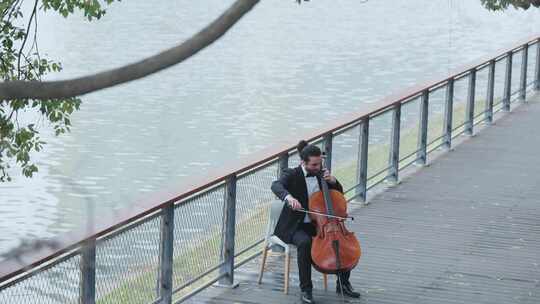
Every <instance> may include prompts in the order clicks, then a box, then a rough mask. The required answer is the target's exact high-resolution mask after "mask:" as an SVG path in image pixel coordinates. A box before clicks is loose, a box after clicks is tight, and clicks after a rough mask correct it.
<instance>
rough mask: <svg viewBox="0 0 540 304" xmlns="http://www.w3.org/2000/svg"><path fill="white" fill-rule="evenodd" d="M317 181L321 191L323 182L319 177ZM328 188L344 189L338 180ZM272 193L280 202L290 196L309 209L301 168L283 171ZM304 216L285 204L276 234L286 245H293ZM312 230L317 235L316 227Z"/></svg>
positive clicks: (273, 184)
mask: <svg viewBox="0 0 540 304" xmlns="http://www.w3.org/2000/svg"><path fill="white" fill-rule="evenodd" d="M317 179H318V181H319V189H322V188H321V180H320V178H319V177H317ZM328 187H329V188H330V189H335V190H338V191H339V192H343V187H342V186H341V184H340V183H339V182H338V181H337V180H336V184H330V183H328ZM272 192H274V194H275V195H276V196H277V197H278V198H279V199H280V200H284V199H285V197H286V196H287V195H288V194H290V195H292V196H293V197H294V198H296V199H297V200H298V201H299V202H300V204H301V205H302V207H303V208H304V209H306V210H308V209H309V205H308V203H309V197H308V192H307V185H306V178H305V176H304V171H303V170H302V167H301V166H298V167H296V168H288V169H285V170H283V172H282V174H281V176H280V177H279V179H278V180H276V181H274V182H273V183H272ZM304 216H305V213H304V212H299V211H295V210H293V209H292V208H291V207H289V205H288V204H285V206H284V207H283V210H281V214H280V216H279V220H278V222H277V224H276V229H275V230H274V234H275V235H276V236H277V237H279V238H280V239H281V240H282V241H284V242H285V243H291V242H292V236H293V234H294V232H295V231H296V229H297V228H298V225H299V224H301V223H303V221H304ZM311 228H312V229H310V230H311V231H310V232H311V234H312V235H315V227H314V226H313V227H311Z"/></svg>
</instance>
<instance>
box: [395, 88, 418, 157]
mask: <svg viewBox="0 0 540 304" xmlns="http://www.w3.org/2000/svg"><path fill="white" fill-rule="evenodd" d="M419 125H420V97H417V98H415V99H413V100H411V101H409V102H407V103H404V104H402V105H401V126H400V138H399V159H400V167H401V166H402V164H403V163H409V162H411V161H414V160H415V159H416V151H417V150H418V130H419Z"/></svg>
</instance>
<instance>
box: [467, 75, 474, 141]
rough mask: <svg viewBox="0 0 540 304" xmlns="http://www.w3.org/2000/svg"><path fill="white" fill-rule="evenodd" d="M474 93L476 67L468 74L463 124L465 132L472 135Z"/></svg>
mask: <svg viewBox="0 0 540 304" xmlns="http://www.w3.org/2000/svg"><path fill="white" fill-rule="evenodd" d="M475 94H476V69H473V70H471V72H470V74H469V89H468V95H467V121H466V124H465V134H467V135H469V136H471V135H473V126H474V99H475V98H474V97H475Z"/></svg>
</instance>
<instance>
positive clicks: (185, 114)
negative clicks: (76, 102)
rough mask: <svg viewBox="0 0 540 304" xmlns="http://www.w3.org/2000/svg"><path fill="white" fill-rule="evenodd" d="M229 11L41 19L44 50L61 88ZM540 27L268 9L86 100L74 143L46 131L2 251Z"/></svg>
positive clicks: (455, 5)
mask: <svg viewBox="0 0 540 304" xmlns="http://www.w3.org/2000/svg"><path fill="white" fill-rule="evenodd" d="M232 2H233V1H224V0H206V1H195V2H194V1H185V0H182V1H163V0H156V1H129V2H127V1H126V2H121V3H114V4H113V5H112V6H111V7H110V9H109V11H108V13H107V14H106V16H105V17H104V18H103V19H102V20H99V21H96V22H91V23H88V22H86V21H84V19H83V18H82V17H80V16H72V17H70V18H68V19H64V18H62V17H59V16H55V15H53V14H51V13H47V14H43V13H42V14H40V15H39V43H40V51H41V52H42V53H46V54H48V56H49V57H50V58H53V59H57V60H60V61H61V62H62V63H63V66H64V71H63V72H62V73H60V74H58V75H52V76H51V79H61V78H68V77H73V76H82V75H86V74H89V73H94V72H98V71H102V70H104V69H109V68H113V67H117V66H121V65H123V64H126V63H130V62H133V61H136V60H139V59H141V58H144V57H146V56H149V55H152V54H154V53H156V52H158V51H160V50H163V49H165V48H168V47H172V46H174V45H176V44H178V43H179V42H181V41H183V40H185V39H186V38H188V37H190V35H192V34H194V33H195V32H196V31H197V30H199V29H200V28H201V27H203V26H205V25H206V24H207V23H208V22H209V21H210V20H212V19H213V18H215V17H216V16H217V15H218V14H220V12H222V11H223V10H224V9H225V8H226V7H228V6H229V5H230V4H231V3H232ZM539 28H540V10H534V9H532V10H530V11H516V10H509V11H507V12H504V13H500V12H499V13H492V12H488V11H486V10H485V9H484V8H482V7H481V6H480V1H479V0H476V1H474V0H455V1H446V0H438V1H432V0H392V1H390V0H370V1H368V2H366V3H361V2H360V1H351V0H349V1H345V0H337V1H332V2H329V1H322V0H314V1H311V2H307V3H303V4H302V5H300V6H299V5H297V4H296V3H295V1H293V0H288V1H286V0H282V1H263V2H262V3H260V4H259V5H258V6H256V7H255V9H254V10H253V11H252V12H251V13H249V14H248V15H247V16H245V17H244V18H243V19H242V20H241V22H239V23H238V24H237V25H236V26H235V27H234V28H233V29H232V30H231V31H230V32H229V33H227V34H226V36H225V37H223V38H222V39H221V40H219V41H218V42H217V43H215V44H213V45H212V46H210V47H209V48H207V49H205V50H204V51H202V52H201V53H199V54H198V55H196V56H195V57H193V58H191V59H189V60H188V61H187V62H184V63H182V64H180V65H178V66H175V67H172V68H170V69H168V70H166V71H163V72H161V73H158V74H156V75H152V76H150V77H147V78H145V79H142V80H138V81H135V82H132V83H129V84H125V85H121V86H118V87H114V88H111V89H107V90H104V91H100V92H97V93H92V94H89V95H86V96H83V97H82V100H83V104H82V107H81V110H80V111H79V112H77V113H76V114H74V115H73V119H72V121H73V130H72V132H71V133H70V134H67V135H63V136H60V137H54V136H51V135H50V134H49V132H48V131H47V126H46V125H41V130H42V131H43V135H42V137H43V138H44V139H45V140H46V141H47V142H48V144H47V145H46V147H45V151H44V152H42V153H40V154H39V155H35V156H34V157H35V159H37V160H38V161H39V173H38V174H37V175H36V176H35V177H34V178H32V179H26V178H24V177H21V176H20V175H18V172H14V173H13V177H14V181H13V182H11V183H4V184H0V254H1V253H4V252H6V251H8V250H9V249H10V248H13V247H14V246H16V245H17V244H18V243H19V242H20V240H21V239H33V238H41V237H52V236H55V235H58V234H59V233H62V232H65V231H69V230H70V229H73V228H76V227H79V226H83V225H86V221H87V219H88V215H89V214H93V215H94V216H96V217H100V216H101V215H110V214H111V213H114V212H117V211H118V210H120V209H122V208H128V207H129V206H130V204H133V202H138V201H141V200H151V198H152V196H153V193H156V192H158V191H161V190H163V189H174V188H175V187H178V186H179V185H182V184H183V183H185V182H187V181H188V180H189V179H191V178H193V177H194V176H204V175H205V174H206V173H207V172H208V170H212V169H213V168H216V167H224V166H227V164H228V163H230V162H233V161H234V160H237V159H239V158H242V157H245V156H246V155H249V154H253V153H257V151H258V150H260V149H263V148H266V147H269V146H271V145H272V143H274V142H276V141H278V140H280V139H282V138H283V137H284V136H294V134H299V133H301V132H304V131H309V130H312V129H314V128H317V127H323V126H324V125H325V124H329V123H331V122H334V121H336V119H339V118H340V117H341V116H342V115H345V114H347V113H349V112H351V111H358V110H361V109H362V107H363V106H365V105H366V104H368V103H372V102H375V101H377V100H378V99H379V98H381V97H383V96H386V95H389V94H391V93H392V92H396V91H399V90H401V89H403V88H406V87H408V86H411V85H414V84H417V83H420V82H423V81H425V80H427V79H430V78H433V77H439V76H441V77H442V76H443V75H444V74H445V73H447V72H448V71H449V70H450V69H452V68H455V67H458V66H461V65H463V64H465V63H467V62H469V61H471V60H474V59H475V58H477V57H480V56H483V55H486V54H491V53H493V52H494V51H496V50H497V49H499V48H501V47H504V46H507V45H508V44H511V43H513V42H517V41H519V40H521V39H522V38H525V37H528V36H531V35H533V34H536V33H538V29H539ZM156 203H157V202H156Z"/></svg>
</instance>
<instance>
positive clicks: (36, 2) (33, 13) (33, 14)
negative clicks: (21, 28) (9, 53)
mask: <svg viewBox="0 0 540 304" xmlns="http://www.w3.org/2000/svg"><path fill="white" fill-rule="evenodd" d="M37 5H38V0H34V9H33V10H32V14H31V15H30V20H28V26H27V27H26V33H25V35H24V40H23V42H22V44H21V49H20V50H19V56H18V58H17V79H21V55H22V52H23V50H24V46H25V45H26V40H28V35H29V33H30V27H31V26H32V20H34V16H35V15H36V11H37Z"/></svg>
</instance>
